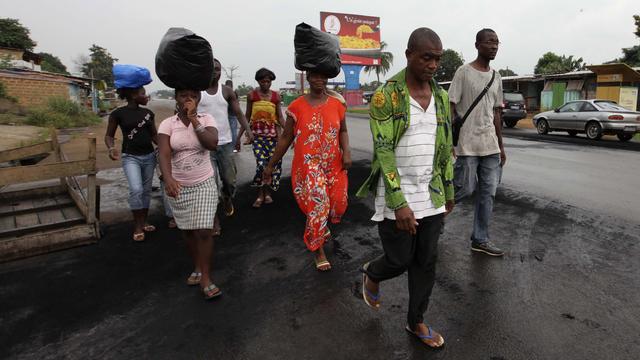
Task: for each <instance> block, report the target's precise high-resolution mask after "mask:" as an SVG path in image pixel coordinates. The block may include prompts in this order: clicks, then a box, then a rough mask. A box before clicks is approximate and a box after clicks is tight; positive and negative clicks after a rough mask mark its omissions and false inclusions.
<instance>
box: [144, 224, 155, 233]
mask: <svg viewBox="0 0 640 360" xmlns="http://www.w3.org/2000/svg"><path fill="white" fill-rule="evenodd" d="M142 230H144V232H153V231H156V227H155V226H153V225H149V224H147V225H145V226H143V227H142Z"/></svg>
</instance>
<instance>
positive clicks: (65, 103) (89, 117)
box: [26, 98, 101, 129]
mask: <svg viewBox="0 0 640 360" xmlns="http://www.w3.org/2000/svg"><path fill="white" fill-rule="evenodd" d="M100 121H101V120H100V118H99V117H98V116H96V115H95V114H93V113H92V112H90V111H89V110H87V109H85V108H84V107H82V105H80V104H78V103H75V102H73V101H71V100H67V99H64V98H51V99H49V102H48V103H47V106H46V107H42V108H37V109H34V110H32V111H31V112H30V113H29V115H28V117H27V121H26V123H27V124H28V125H34V126H53V127H55V128H56V129H62V128H72V127H83V126H89V125H93V124H98V123H100Z"/></svg>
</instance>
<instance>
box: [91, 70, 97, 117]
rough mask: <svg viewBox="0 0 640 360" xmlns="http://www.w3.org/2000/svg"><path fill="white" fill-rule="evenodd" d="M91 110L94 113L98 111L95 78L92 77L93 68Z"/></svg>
mask: <svg viewBox="0 0 640 360" xmlns="http://www.w3.org/2000/svg"><path fill="white" fill-rule="evenodd" d="M90 74H91V110H92V111H93V113H94V114H97V113H98V93H97V91H96V85H95V82H96V81H95V79H94V78H93V69H91V72H90Z"/></svg>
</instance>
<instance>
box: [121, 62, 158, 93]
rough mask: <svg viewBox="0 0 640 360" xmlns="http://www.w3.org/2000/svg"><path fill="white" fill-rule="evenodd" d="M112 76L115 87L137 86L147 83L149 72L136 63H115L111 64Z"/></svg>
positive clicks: (149, 77)
mask: <svg viewBox="0 0 640 360" xmlns="http://www.w3.org/2000/svg"><path fill="white" fill-rule="evenodd" d="M113 78H114V80H115V85H116V89H121V88H134V89H135V88H139V87H141V86H145V85H147V84H149V83H150V82H151V81H152V80H151V74H150V73H149V70H148V69H146V68H144V67H142V66H137V65H125V64H115V65H113Z"/></svg>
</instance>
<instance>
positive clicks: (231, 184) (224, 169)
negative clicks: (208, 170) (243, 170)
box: [209, 143, 238, 200]
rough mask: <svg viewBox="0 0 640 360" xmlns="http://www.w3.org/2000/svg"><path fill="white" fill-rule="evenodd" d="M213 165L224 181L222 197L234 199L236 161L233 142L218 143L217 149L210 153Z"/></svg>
mask: <svg viewBox="0 0 640 360" xmlns="http://www.w3.org/2000/svg"><path fill="white" fill-rule="evenodd" d="M209 155H210V157H211V165H213V166H214V169H215V172H216V175H217V176H218V177H219V178H220V181H221V182H222V191H220V197H221V198H223V199H227V200H228V199H232V198H233V197H234V196H235V195H236V174H237V173H238V171H237V169H236V162H235V160H234V159H233V144H232V143H228V144H224V145H218V147H217V149H216V150H215V151H211V152H210V153H209Z"/></svg>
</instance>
